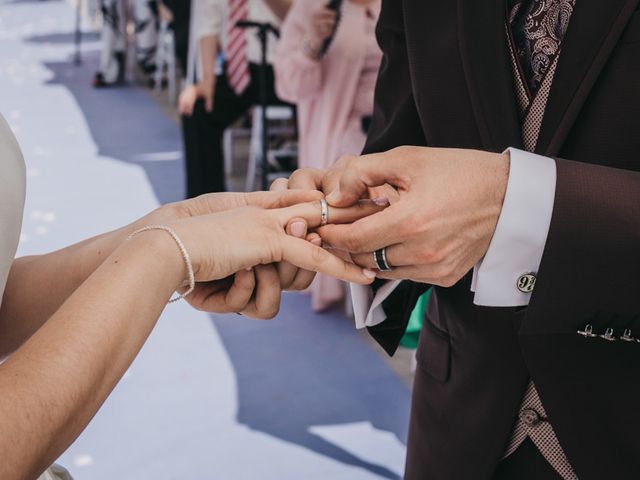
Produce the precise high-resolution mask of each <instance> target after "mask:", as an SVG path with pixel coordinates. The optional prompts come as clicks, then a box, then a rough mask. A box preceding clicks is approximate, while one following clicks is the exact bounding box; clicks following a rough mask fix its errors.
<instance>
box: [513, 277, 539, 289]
mask: <svg viewBox="0 0 640 480" xmlns="http://www.w3.org/2000/svg"><path fill="white" fill-rule="evenodd" d="M535 286H536V276H535V274H533V273H524V274H522V275H520V278H518V281H517V282H516V287H517V288H518V290H520V291H521V292H522V293H531V292H533V289H534V287H535Z"/></svg>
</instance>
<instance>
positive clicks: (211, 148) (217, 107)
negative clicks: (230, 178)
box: [182, 63, 283, 198]
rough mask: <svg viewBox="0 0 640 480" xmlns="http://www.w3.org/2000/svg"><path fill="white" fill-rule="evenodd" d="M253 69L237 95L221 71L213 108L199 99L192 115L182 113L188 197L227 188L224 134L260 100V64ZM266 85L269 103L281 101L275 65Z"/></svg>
mask: <svg viewBox="0 0 640 480" xmlns="http://www.w3.org/2000/svg"><path fill="white" fill-rule="evenodd" d="M250 70H251V83H250V84H249V86H248V87H247V89H246V90H245V91H244V92H243V93H242V95H239V96H238V95H236V93H235V92H234V91H233V90H232V89H231V87H230V86H229V84H228V83H227V77H226V75H225V74H222V75H219V76H218V78H217V80H216V91H215V96H214V100H213V111H212V112H207V111H206V110H205V108H204V101H202V100H198V102H197V103H196V105H195V107H194V110H193V115H192V116H191V117H186V116H183V117H182V138H183V141H184V152H185V163H186V174H187V197H188V198H192V197H197V196H198V195H202V194H204V193H211V192H224V191H225V178H224V157H223V153H222V136H223V134H224V131H225V129H226V128H227V127H229V126H230V125H231V124H233V123H234V122H235V121H236V120H237V119H238V118H240V116H241V115H242V114H243V113H245V112H246V111H247V110H248V109H249V107H251V106H253V105H256V104H257V103H259V101H260V84H259V79H260V69H259V66H258V65H256V64H253V63H252V64H250ZM266 86H267V103H268V104H282V103H283V102H282V101H281V100H279V99H278V98H277V96H276V94H275V82H274V75H273V68H272V67H271V66H270V65H269V66H268V67H267V72H266Z"/></svg>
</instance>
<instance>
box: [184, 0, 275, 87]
mask: <svg viewBox="0 0 640 480" xmlns="http://www.w3.org/2000/svg"><path fill="white" fill-rule="evenodd" d="M248 1H249V14H248V16H247V20H251V21H254V22H261V23H270V24H272V25H273V26H274V27H276V28H280V23H281V22H280V19H279V18H278V17H277V16H276V15H275V14H274V13H273V12H272V11H271V9H270V8H269V7H268V6H267V4H266V3H265V2H264V0H248ZM191 8H192V10H191V34H190V36H191V38H190V40H189V60H188V70H189V72H188V75H187V79H189V80H192V79H193V78H194V70H193V69H194V68H195V77H196V78H198V79H200V78H201V73H200V72H201V71H202V68H201V66H200V65H199V63H200V61H199V59H198V55H197V53H196V52H197V50H198V44H199V43H200V39H201V38H202V37H208V36H211V35H216V36H217V37H218V39H219V41H220V50H221V51H222V52H224V51H225V48H226V45H227V30H228V26H227V20H228V17H229V15H228V12H229V0H193V3H192V7H191ZM246 35H247V57H248V59H249V62H251V63H257V64H259V63H260V62H261V61H262V46H261V45H260V41H259V40H258V38H257V36H256V29H255V28H248V29H247V30H246ZM277 43H278V39H277V38H276V37H275V36H274V35H273V34H269V39H268V42H267V63H269V64H272V63H273V61H274V59H275V54H276V48H277Z"/></svg>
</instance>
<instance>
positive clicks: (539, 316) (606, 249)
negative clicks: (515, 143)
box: [522, 159, 640, 337]
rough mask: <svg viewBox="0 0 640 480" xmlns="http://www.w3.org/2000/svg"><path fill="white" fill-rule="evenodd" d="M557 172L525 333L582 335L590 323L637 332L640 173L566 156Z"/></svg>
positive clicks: (639, 281) (639, 258)
mask: <svg viewBox="0 0 640 480" xmlns="http://www.w3.org/2000/svg"><path fill="white" fill-rule="evenodd" d="M556 167H557V181H556V194H555V202H554V209H553V214H552V217H551V224H550V227H549V234H548V237H547V242H546V245H545V249H544V253H543V256H542V262H541V264H540V269H539V271H538V277H537V282H536V286H535V289H534V292H533V295H532V297H531V301H530V303H529V308H528V311H527V316H526V320H525V322H524V323H523V326H522V333H529V334H537V333H549V332H567V331H569V332H572V333H574V332H575V331H576V327H580V328H582V327H584V326H585V324H587V323H591V324H593V326H594V329H600V328H601V327H603V326H609V325H613V326H616V327H619V328H626V327H630V326H631V325H632V324H633V323H634V322H636V325H633V326H634V327H637V322H638V319H639V318H640V317H639V316H638V313H639V312H640V275H639V271H640V172H634V171H629V170H622V169H617V168H611V167H603V166H598V165H591V164H586V163H578V162H574V161H570V160H562V159H557V160H556ZM597 333H603V332H597ZM618 333H621V332H616V334H618ZM634 333H635V336H636V337H637V336H638V333H640V332H634Z"/></svg>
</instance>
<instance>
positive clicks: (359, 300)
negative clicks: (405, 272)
mask: <svg viewBox="0 0 640 480" xmlns="http://www.w3.org/2000/svg"><path fill="white" fill-rule="evenodd" d="M398 285H400V280H393V281H389V282H387V283H385V284H384V285H383V286H382V287H380V288H379V289H378V291H377V292H376V294H375V296H374V295H373V290H372V289H371V287H368V286H364V285H356V284H353V283H352V284H351V299H352V301H353V314H354V317H355V320H356V328H358V329H360V328H365V327H374V326H376V325H378V324H380V323H382V322H384V321H385V320H386V318H387V315H386V313H384V309H383V308H382V302H384V301H385V299H386V298H387V297H388V296H389V295H391V292H393V291H394V290H395V288H396V287H397V286H398Z"/></svg>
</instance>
